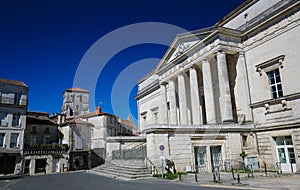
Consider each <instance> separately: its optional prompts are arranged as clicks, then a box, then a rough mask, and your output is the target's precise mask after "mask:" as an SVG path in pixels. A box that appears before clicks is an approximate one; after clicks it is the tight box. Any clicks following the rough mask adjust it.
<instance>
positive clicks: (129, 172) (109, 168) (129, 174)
mask: <svg viewBox="0 0 300 190" xmlns="http://www.w3.org/2000/svg"><path fill="white" fill-rule="evenodd" d="M91 172H92V173H97V174H100V175H105V176H110V177H121V178H127V179H137V178H147V177H151V176H152V175H151V173H150V171H149V169H148V168H147V167H146V166H131V165H130V166H129V165H117V164H116V163H105V164H104V165H101V166H98V167H96V168H94V169H92V170H91Z"/></svg>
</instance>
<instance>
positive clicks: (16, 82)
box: [0, 78, 28, 87]
mask: <svg viewBox="0 0 300 190" xmlns="http://www.w3.org/2000/svg"><path fill="white" fill-rule="evenodd" d="M0 83H6V84H12V85H17V86H24V87H28V86H27V85H26V84H25V83H24V82H23V81H17V80H9V79H2V78H0Z"/></svg>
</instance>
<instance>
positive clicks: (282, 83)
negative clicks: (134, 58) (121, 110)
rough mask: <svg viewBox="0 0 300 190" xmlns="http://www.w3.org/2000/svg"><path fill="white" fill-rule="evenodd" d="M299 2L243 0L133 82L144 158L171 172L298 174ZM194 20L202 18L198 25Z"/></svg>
mask: <svg viewBox="0 0 300 190" xmlns="http://www.w3.org/2000/svg"><path fill="white" fill-rule="evenodd" d="M299 7H300V1H298V0H248V1H245V2H244V3H243V4H242V5H240V6H239V7H237V8H236V9H235V10H233V11H232V12H231V13H229V14H228V15H227V16H225V17H224V18H223V19H222V20H220V21H219V22H218V23H216V24H215V25H214V26H212V27H210V28H204V29H200V30H196V31H192V32H190V33H183V34H178V35H177V36H176V38H175V39H174V41H173V43H172V45H171V46H170V48H169V49H168V50H167V52H166V54H165V55H164V56H163V58H162V59H161V61H160V62H159V64H158V65H157V67H156V68H155V69H154V70H153V71H152V72H150V73H149V74H147V75H146V76H145V77H144V78H143V79H141V80H140V81H139V83H138V87H139V88H138V95H137V96H136V99H137V101H138V109H139V126H140V132H141V134H142V135H144V136H145V137H146V139H147V156H148V158H149V159H150V160H151V161H152V162H153V163H155V164H156V165H158V166H159V165H160V164H161V160H160V159H161V157H160V156H161V154H162V153H161V151H160V150H159V147H160V145H163V146H164V147H165V149H164V151H163V154H164V158H166V159H170V160H174V162H175V165H176V167H177V168H178V171H198V172H202V171H213V170H214V169H216V167H218V168H219V169H226V167H230V166H235V165H239V164H240V163H241V162H242V156H241V155H244V156H246V158H245V162H246V164H252V166H253V167H254V168H259V167H260V168H261V167H264V165H265V164H266V166H267V167H268V169H281V170H282V171H283V172H295V171H299V170H300V115H299V114H300V85H299V81H300V70H299V68H298V66H300V63H299V60H300V54H299V53H300V26H299V25H300V11H299ZM199 22H200V21H199Z"/></svg>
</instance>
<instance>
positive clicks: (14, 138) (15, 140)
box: [10, 133, 19, 148]
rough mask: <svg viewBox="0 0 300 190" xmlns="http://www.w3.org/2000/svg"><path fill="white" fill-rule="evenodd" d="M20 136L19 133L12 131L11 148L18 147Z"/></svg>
mask: <svg viewBox="0 0 300 190" xmlns="http://www.w3.org/2000/svg"><path fill="white" fill-rule="evenodd" d="M18 137H19V133H12V134H11V135H10V148H16V147H18Z"/></svg>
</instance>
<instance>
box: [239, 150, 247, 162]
mask: <svg viewBox="0 0 300 190" xmlns="http://www.w3.org/2000/svg"><path fill="white" fill-rule="evenodd" d="M240 156H241V157H242V158H243V160H244V159H245V158H246V156H247V154H246V152H245V151H244V150H243V151H242V153H241V154H240Z"/></svg>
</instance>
